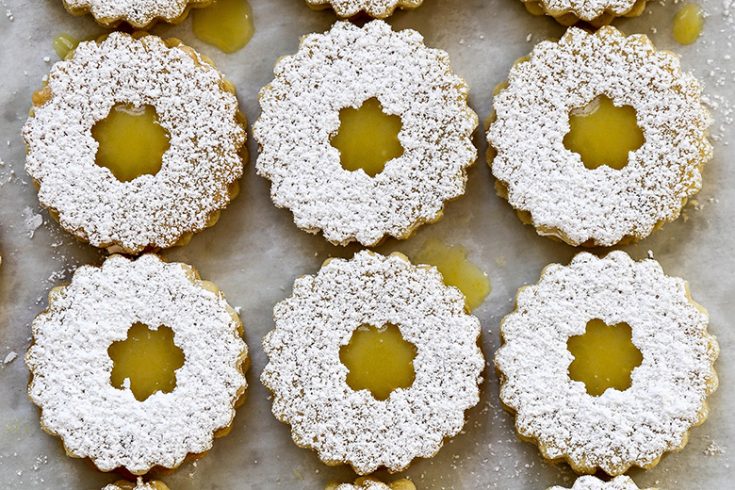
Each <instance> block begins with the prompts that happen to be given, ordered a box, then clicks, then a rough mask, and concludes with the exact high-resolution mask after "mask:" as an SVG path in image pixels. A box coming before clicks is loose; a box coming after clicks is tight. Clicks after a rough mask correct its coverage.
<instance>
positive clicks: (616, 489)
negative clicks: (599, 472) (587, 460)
mask: <svg viewBox="0 0 735 490" xmlns="http://www.w3.org/2000/svg"><path fill="white" fill-rule="evenodd" d="M549 490H638V485H636V484H635V482H634V481H633V480H632V479H631V478H630V477H629V476H616V477H615V478H613V479H612V480H610V481H604V480H600V479H599V478H597V477H594V476H581V477H579V478H577V480H576V481H575V482H574V485H572V488H569V489H567V488H566V487H561V486H558V485H557V486H554V487H550V488H549ZM646 490H656V489H655V488H648V489H646Z"/></svg>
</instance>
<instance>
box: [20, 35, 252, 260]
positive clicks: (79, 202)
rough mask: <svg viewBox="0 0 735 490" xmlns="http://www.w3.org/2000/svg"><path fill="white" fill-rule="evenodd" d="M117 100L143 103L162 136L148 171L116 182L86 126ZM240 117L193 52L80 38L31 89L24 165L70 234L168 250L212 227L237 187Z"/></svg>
mask: <svg viewBox="0 0 735 490" xmlns="http://www.w3.org/2000/svg"><path fill="white" fill-rule="evenodd" d="M141 36H142V37H141ZM120 104H127V105H130V106H132V107H135V108H142V107H152V108H153V109H155V112H156V113H157V114H158V123H159V124H160V126H161V127H162V128H163V129H164V130H165V131H166V132H167V133H168V135H169V148H168V150H166V151H165V153H163V155H162V158H161V166H160V170H159V171H158V172H157V173H155V175H153V174H144V175H140V176H139V177H137V178H135V179H134V180H131V181H129V182H128V181H125V182H123V181H121V180H119V179H118V178H117V177H116V176H115V175H114V174H113V173H112V172H111V171H110V169H108V168H106V167H103V166H101V165H98V164H97V163H96V154H97V150H98V148H99V146H100V145H99V143H98V141H97V140H95V138H94V137H93V136H92V129H93V127H95V125H96V124H97V123H98V122H100V121H101V120H103V119H105V118H106V117H107V116H108V115H109V114H110V113H111V111H112V110H113V109H114V108H115V107H117V106H119V105H120ZM244 122H245V121H244V118H243V117H242V115H241V114H240V112H239V109H238V102H237V98H236V97H235V95H234V88H233V86H232V84H230V82H228V81H227V80H225V79H224V78H223V77H222V75H221V74H220V73H219V72H218V71H217V70H216V69H215V68H214V67H213V66H212V65H211V64H210V63H209V62H208V61H207V60H205V59H204V58H202V57H201V56H200V55H199V54H197V53H196V52H195V51H194V50H192V49H191V48H189V47H186V46H184V45H181V44H180V43H179V42H178V41H176V40H169V41H162V40H161V39H159V38H158V37H155V36H149V35H143V34H141V35H135V36H130V35H127V34H124V33H119V32H113V33H111V34H110V35H109V36H107V37H106V38H104V39H103V40H101V41H99V42H85V43H81V44H80V45H79V46H78V47H77V48H76V50H75V52H74V54H73V56H71V57H70V58H69V59H67V60H65V61H60V62H58V63H56V64H55V65H54V66H53V68H52V69H51V73H50V75H49V77H48V83H47V84H46V86H45V87H44V88H43V89H42V90H41V91H39V92H37V93H36V94H35V95H34V107H33V110H32V111H31V116H30V117H29V119H28V121H27V123H26V125H25V128H24V130H23V135H24V137H25V140H26V144H27V146H28V156H27V161H26V170H27V171H28V173H29V174H30V176H31V177H32V178H33V180H34V182H35V183H36V184H37V186H38V188H39V190H38V197H39V200H40V202H41V204H42V205H43V206H45V207H47V208H49V211H50V214H51V215H52V216H54V217H55V218H57V219H58V220H59V222H60V223H61V226H62V227H64V228H65V229H66V230H67V231H69V232H70V233H72V234H74V235H75V236H77V237H78V238H80V239H82V240H85V241H88V242H89V243H90V244H92V245H94V246H96V247H102V248H110V249H111V251H123V252H125V253H139V252H141V251H144V250H147V249H157V248H165V247H170V246H173V245H176V244H183V243H185V242H187V241H188V239H189V238H190V237H191V235H192V234H193V233H195V232H197V231H200V230H202V229H204V228H206V227H207V226H211V225H213V224H214V223H215V222H216V221H217V218H218V216H219V212H220V210H221V209H223V208H224V207H225V206H226V205H227V204H228V203H229V201H230V199H231V197H232V196H234V195H235V194H236V193H237V181H238V179H239V178H240V176H241V175H242V171H243V168H242V167H243V161H242V157H241V154H240V153H241V149H242V148H243V145H244V143H245V130H244ZM132 143H133V142H131V144H132ZM133 163H134V162H131V165H133Z"/></svg>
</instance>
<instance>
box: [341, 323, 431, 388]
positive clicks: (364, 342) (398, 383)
mask: <svg viewBox="0 0 735 490" xmlns="http://www.w3.org/2000/svg"><path fill="white" fill-rule="evenodd" d="M415 357H416V346H414V345H413V344H411V343H410V342H407V341H405V340H404V339H403V336H401V331H400V330H399V329H398V327H397V326H395V325H392V324H390V323H388V324H386V325H384V326H383V327H380V328H376V327H374V326H372V325H361V326H360V327H358V328H357V330H355V332H354V333H353V334H352V338H351V339H350V342H349V343H348V344H347V345H344V346H342V347H341V348H340V351H339V358H340V361H342V364H344V365H345V366H346V367H347V369H348V370H349V373H348V374H347V384H348V385H349V386H350V388H352V389H353V390H355V391H359V390H369V391H370V393H372V394H373V396H374V397H375V398H376V399H377V400H385V399H387V398H388V397H389V396H390V394H391V392H393V390H396V389H398V388H408V387H410V386H411V385H412V384H413V380H414V377H415V372H414V369H413V360H414V358H415Z"/></svg>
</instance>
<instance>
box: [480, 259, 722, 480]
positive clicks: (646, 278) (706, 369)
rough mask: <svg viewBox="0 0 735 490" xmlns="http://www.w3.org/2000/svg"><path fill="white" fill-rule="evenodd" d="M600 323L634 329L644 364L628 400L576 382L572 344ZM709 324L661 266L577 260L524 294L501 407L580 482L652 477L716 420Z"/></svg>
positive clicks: (510, 321)
mask: <svg viewBox="0 0 735 490" xmlns="http://www.w3.org/2000/svg"><path fill="white" fill-rule="evenodd" d="M593 319H600V320H602V321H603V322H604V323H606V324H607V325H614V324H617V323H621V322H624V323H627V324H628V325H629V327H630V330H631V342H632V344H633V345H634V346H635V347H636V348H637V349H638V350H639V351H640V354H641V355H642V362H641V363H640V365H639V366H638V367H636V368H635V369H634V370H633V371H632V373H631V375H630V379H631V384H630V387H629V388H627V389H625V390H624V391H619V390H617V389H615V388H608V389H607V390H605V391H604V392H603V393H602V394H601V395H599V396H592V395H590V394H589V393H588V392H587V390H586V389H585V383H583V382H580V381H574V380H572V379H571V378H570V374H569V367H570V364H571V363H572V361H574V360H575V358H574V356H573V355H572V353H571V352H570V351H569V349H568V345H567V342H568V340H569V338H570V337H573V336H579V335H582V334H584V333H585V330H586V325H587V323H588V322H590V321H591V320H593ZM707 324H708V316H707V313H706V312H705V311H704V309H703V308H702V307H701V306H699V305H697V304H696V303H695V302H694V301H693V300H692V298H691V296H690V294H689V291H688V289H687V285H686V283H685V281H684V280H682V279H679V278H673V277H669V276H666V275H665V274H664V272H663V271H662V270H661V266H660V265H659V264H658V262H656V261H655V260H653V259H647V260H642V261H640V262H635V261H633V260H632V259H631V258H630V257H629V256H628V255H627V254H626V253H624V252H619V251H618V252H612V253H610V254H609V255H607V256H606V257H605V258H597V257H595V256H594V255H591V254H588V253H580V254H578V255H577V256H576V257H575V258H574V259H573V260H572V262H571V264H570V265H568V266H562V265H558V264H553V265H550V266H548V267H546V268H545V269H544V271H543V273H542V274H541V279H540V281H539V282H538V284H536V285H534V286H529V287H524V288H522V289H520V290H519V292H518V296H517V301H516V309H515V310H514V311H513V312H512V313H511V314H510V315H508V316H507V317H505V319H504V320H503V321H502V323H501V337H502V340H503V345H502V347H501V348H500V349H499V350H498V352H497V353H496V356H495V366H496V368H497V370H498V372H499V374H500V380H501V389H500V398H501V400H502V402H503V403H504V405H505V406H506V407H507V408H508V409H509V410H511V411H512V412H514V413H515V414H516V430H517V431H518V433H519V435H520V436H521V437H522V438H523V439H525V440H528V441H530V442H534V443H536V444H537V445H538V446H539V449H540V450H541V453H542V455H543V456H544V457H545V458H547V459H551V460H558V459H564V460H566V461H567V462H568V463H569V464H570V465H571V467H572V469H574V470H575V471H576V472H578V473H594V472H595V471H596V470H597V469H600V470H603V471H605V472H606V473H608V474H609V475H613V476H615V475H621V474H623V473H625V472H626V471H628V469H629V468H631V467H632V466H639V467H641V468H651V467H653V466H655V465H656V464H657V463H658V461H659V460H660V458H661V456H662V455H663V454H664V453H666V452H668V451H676V450H679V449H681V448H683V447H684V445H685V444H686V442H687V437H688V431H689V429H690V428H691V427H693V426H696V425H699V424H701V423H703V422H704V420H705V419H706V418H707V414H708V407H707V402H706V399H707V397H708V396H709V395H710V394H711V393H712V392H713V391H714V390H715V389H716V388H717V375H716V373H715V370H714V362H715V359H716V358H717V355H718V352H719V348H718V344H717V341H716V340H715V338H714V337H713V336H712V335H710V334H709V333H708V332H707Z"/></svg>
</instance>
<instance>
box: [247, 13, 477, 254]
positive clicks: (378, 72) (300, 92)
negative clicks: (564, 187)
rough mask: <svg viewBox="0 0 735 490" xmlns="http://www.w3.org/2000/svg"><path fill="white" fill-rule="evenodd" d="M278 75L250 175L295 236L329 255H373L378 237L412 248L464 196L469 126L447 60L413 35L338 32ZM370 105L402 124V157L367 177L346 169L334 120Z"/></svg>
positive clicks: (313, 40) (349, 28) (264, 101)
mask: <svg viewBox="0 0 735 490" xmlns="http://www.w3.org/2000/svg"><path fill="white" fill-rule="evenodd" d="M275 75H276V76H275V79H274V80H273V81H272V82H271V83H270V84H269V85H268V86H266V87H265V88H264V89H263V90H262V91H261V93H260V104H261V107H262V109H263V111H262V114H261V116H260V118H259V119H258V121H257V122H256V123H255V125H254V128H253V133H254V136H255V138H256V140H257V141H258V143H259V144H260V148H261V151H260V155H259V156H258V161H257V164H256V168H257V170H258V174H260V175H261V176H263V177H265V178H267V179H269V180H270V181H271V198H272V200H273V202H274V203H275V205H276V206H278V207H283V208H288V209H290V210H291V211H292V212H293V215H294V221H295V222H296V225H297V226H298V227H299V228H301V229H303V230H306V231H308V232H310V233H318V232H319V231H322V232H323V234H324V237H325V238H326V239H327V240H329V241H330V242H331V243H333V244H340V245H346V244H348V243H350V242H352V241H357V242H359V243H360V244H362V245H364V246H374V245H377V244H378V243H379V242H380V241H381V240H382V239H383V238H384V237H386V236H393V237H396V238H400V239H404V238H408V237H409V236H410V235H411V233H412V232H413V230H414V229H415V228H417V227H418V226H420V225H421V224H423V223H427V222H433V221H436V220H438V219H439V218H440V217H441V215H442V211H443V207H444V203H445V201H448V200H451V199H455V198H457V197H459V196H461V195H462V194H463V193H464V190H465V183H466V180H467V176H466V169H467V167H468V166H470V165H471V164H472V163H474V161H475V158H476V154H477V150H476V149H475V147H474V146H473V144H472V139H471V137H472V132H473V131H474V129H475V128H476V126H477V116H476V114H475V113H474V112H473V111H472V110H471V109H470V108H469V107H468V105H467V95H468V89H467V85H466V84H465V83H464V81H463V80H462V79H460V78H459V77H457V76H456V75H454V74H453V73H452V72H451V70H450V67H449V58H448V55H447V53H445V52H444V51H440V50H436V49H429V48H427V47H426V46H425V45H424V44H423V39H422V37H421V35H420V34H419V33H418V32H416V31H412V30H409V29H407V30H403V31H399V32H395V31H393V30H391V27H390V26H389V25H388V24H387V23H385V22H383V21H380V20H375V21H372V22H368V23H367V24H365V26H364V27H358V26H355V25H353V24H351V23H349V22H337V23H336V24H334V26H333V27H332V29H331V30H330V31H328V32H327V33H325V34H312V35H309V36H306V37H305V38H304V39H303V40H302V42H301V47H300V49H299V51H298V52H297V53H296V54H295V55H293V56H288V57H285V58H283V59H282V60H281V61H279V62H278V64H277V65H276V68H275ZM370 98H377V99H378V100H379V102H380V104H381V105H382V107H383V109H384V111H385V113H387V114H391V115H397V116H400V119H401V122H402V129H401V130H400V132H399V134H398V138H399V140H400V142H401V145H402V147H403V150H404V151H403V154H402V155H400V156H399V157H397V158H393V159H391V160H390V161H388V162H387V163H386V164H385V167H384V169H383V170H382V172H380V173H379V174H377V175H375V176H374V177H371V176H370V175H368V174H367V173H365V171H364V170H363V169H359V170H355V171H350V170H346V169H345V168H343V166H342V164H341V160H340V152H339V150H337V149H336V148H335V147H333V146H332V145H331V138H332V137H333V136H335V135H336V133H337V132H338V130H339V128H340V110H342V109H344V108H347V107H359V106H360V104H361V103H363V102H365V101H366V100H368V99H370Z"/></svg>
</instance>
